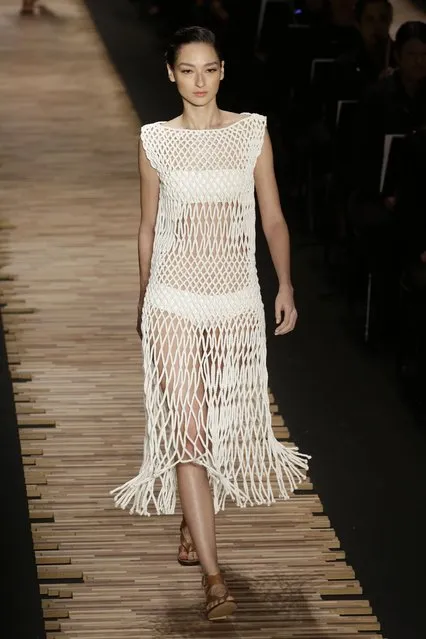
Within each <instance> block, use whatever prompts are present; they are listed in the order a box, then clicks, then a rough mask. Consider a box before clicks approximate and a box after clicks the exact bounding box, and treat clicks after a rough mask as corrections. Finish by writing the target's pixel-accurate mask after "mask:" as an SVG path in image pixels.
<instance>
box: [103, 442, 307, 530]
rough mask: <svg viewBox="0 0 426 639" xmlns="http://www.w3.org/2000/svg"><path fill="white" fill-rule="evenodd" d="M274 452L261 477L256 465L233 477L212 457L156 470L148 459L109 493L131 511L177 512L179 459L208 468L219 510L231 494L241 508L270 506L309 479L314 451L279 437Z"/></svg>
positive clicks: (132, 512) (147, 514) (169, 513)
mask: <svg viewBox="0 0 426 639" xmlns="http://www.w3.org/2000/svg"><path fill="white" fill-rule="evenodd" d="M270 455H271V458H270V459H272V460H273V461H270V463H269V469H268V470H267V471H266V470H264V471H263V472H262V473H261V476H260V478H259V476H258V473H257V474H256V473H255V472H254V471H253V469H248V471H247V472H246V473H245V474H244V475H241V473H236V474H235V475H234V476H233V477H232V478H230V477H228V476H226V475H225V474H224V473H223V472H221V471H220V470H218V469H217V468H215V467H214V462H213V460H212V459H211V457H210V459H209V460H203V458H194V459H187V460H177V461H175V462H174V463H173V464H172V465H170V466H168V467H167V468H163V469H161V470H157V471H154V469H153V468H152V465H151V464H150V463H145V462H144V463H143V464H142V467H141V470H140V472H139V473H138V475H136V477H133V478H132V479H130V480H129V481H127V482H126V483H125V484H122V485H121V486H118V487H117V488H114V489H113V490H111V491H110V493H109V494H110V495H113V496H114V503H115V506H116V507H117V508H122V509H123V510H126V509H128V510H129V513H130V514H131V515H133V514H134V513H136V514H138V515H144V516H146V517H150V516H151V513H150V512H149V507H150V506H151V505H153V506H154V508H155V511H156V513H157V515H173V514H175V512H176V492H177V481H176V466H177V464H179V463H196V464H199V465H201V466H204V467H205V468H206V470H207V473H208V476H209V481H210V485H211V488H212V494H213V505H214V511H215V513H216V514H217V513H218V512H219V511H221V510H225V505H226V499H227V498H228V497H229V498H230V499H231V501H233V502H235V504H236V505H237V506H238V507H239V508H246V507H247V506H270V505H272V504H274V503H276V502H277V501H278V500H288V499H289V498H290V494H289V493H293V492H294V490H295V489H296V488H297V485H298V484H300V483H302V482H303V481H304V480H305V479H306V476H307V471H308V460H309V459H311V456H310V455H306V454H303V453H300V452H299V449H298V448H297V447H292V448H289V447H286V446H284V445H283V444H281V443H280V442H278V441H277V440H274V441H272V442H271V450H270ZM265 466H266V465H265ZM271 474H272V475H275V476H276V479H277V482H278V496H275V495H274V491H273V489H272V486H271ZM158 479H159V480H160V481H161V487H160V488H159V490H157V491H155V482H156V481H157V480H158ZM286 480H287V484H288V488H287V486H286ZM239 483H240V484H241V485H242V486H241V487H240V486H239ZM156 492H157V494H156Z"/></svg>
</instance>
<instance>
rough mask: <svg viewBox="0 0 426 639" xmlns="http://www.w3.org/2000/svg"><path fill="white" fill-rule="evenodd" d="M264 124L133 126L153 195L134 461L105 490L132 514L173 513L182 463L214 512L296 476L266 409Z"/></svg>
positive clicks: (294, 459)
mask: <svg viewBox="0 0 426 639" xmlns="http://www.w3.org/2000/svg"><path fill="white" fill-rule="evenodd" d="M265 125H266V119H265V117H264V116H261V115H258V114H242V118H241V119H240V120H238V121H237V122H235V123H233V124H231V125H229V126H228V127H225V128H222V129H208V130H194V129H173V128H171V127H168V126H167V125H166V124H165V123H163V122H157V123H154V124H149V125H145V126H143V127H142V129H141V140H142V144H143V147H144V149H145V153H146V155H147V157H148V159H149V161H150V163H151V164H152V166H153V167H154V169H155V170H156V171H157V172H158V174H159V177H160V199H159V207H158V213H157V220H156V227H155V238H154V246H153V254H152V260H151V272H150V277H149V282H148V286H147V289H146V294H145V299H144V305H143V310H142V327H141V328H142V355H143V367H144V392H145V402H144V409H145V417H146V430H145V437H144V452H143V461H142V465H141V468H140V472H139V474H138V475H137V476H136V477H134V478H133V479H131V480H130V481H128V482H127V483H125V484H124V485H123V486H119V487H118V488H116V489H115V490H113V491H111V492H112V494H114V500H115V503H116V505H117V506H120V507H122V508H129V509H130V512H131V513H133V512H136V513H138V514H140V515H149V514H150V507H151V509H152V508H154V509H155V511H156V512H157V514H171V513H174V512H175V507H176V495H177V481H176V465H177V464H178V463H182V462H195V463H198V464H202V465H203V466H205V468H206V469H207V472H208V476H209V480H210V485H211V488H212V494H213V500H214V508H215V512H218V511H219V510H221V509H223V508H224V507H225V501H226V498H227V497H228V496H229V497H230V498H231V499H232V500H234V501H235V502H236V504H237V505H238V506H241V507H243V506H247V505H254V504H271V503H273V502H274V501H275V500H276V498H277V497H280V498H284V499H286V498H288V496H289V492H291V491H292V490H294V488H295V487H296V484H297V483H298V482H300V481H302V480H303V479H304V478H305V476H306V470H307V459H308V456H307V455H303V454H301V453H299V452H298V449H297V448H296V447H294V448H289V447H285V446H283V445H282V444H281V443H279V442H278V441H277V440H276V438H275V437H274V434H273V431H272V425H271V413H270V409H269V396H268V374H267V368H266V331H265V317H264V307H263V303H262V299H261V293H260V287H259V282H258V276H257V270H256V263H255V199H254V177H253V172H254V167H255V164H256V159H257V157H258V156H259V154H260V152H261V149H262V145H263V140H264V135H265ZM273 474H274V476H275V477H276V479H277V482H276V483H277V486H278V493H279V494H277V495H274V490H273V488H272V485H271V478H272V475H273Z"/></svg>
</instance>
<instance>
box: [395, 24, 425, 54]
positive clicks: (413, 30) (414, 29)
mask: <svg viewBox="0 0 426 639" xmlns="http://www.w3.org/2000/svg"><path fill="white" fill-rule="evenodd" d="M409 40H420V42H423V44H426V23H424V22H420V21H417V20H412V21H410V22H404V24H401V26H400V27H399V29H398V31H397V32H396V35H395V49H396V51H398V53H400V52H401V50H402V48H403V47H404V45H405V44H407V42H408V41H409Z"/></svg>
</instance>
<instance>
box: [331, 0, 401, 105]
mask: <svg viewBox="0 0 426 639" xmlns="http://www.w3.org/2000/svg"><path fill="white" fill-rule="evenodd" d="M392 18H393V8H392V5H391V3H390V2H389V0H358V1H357V3H356V5H355V19H356V24H357V27H358V30H359V34H360V36H361V37H360V38H359V41H358V42H357V44H356V46H354V47H353V48H352V49H351V50H350V51H348V52H347V53H344V54H343V55H341V56H340V57H339V58H338V59H337V60H336V66H335V78H334V82H335V86H334V87H333V89H332V91H333V93H334V94H335V95H336V97H337V98H338V99H344V100H352V99H359V98H360V97H361V94H362V93H363V92H364V90H365V89H366V88H367V87H368V86H369V85H371V84H373V83H374V82H376V81H377V80H379V79H380V77H381V76H385V75H386V73H387V71H388V69H389V68H394V67H395V66H396V61H395V55H394V51H393V42H392V40H391V37H390V35H389V29H390V27H391V24H392Z"/></svg>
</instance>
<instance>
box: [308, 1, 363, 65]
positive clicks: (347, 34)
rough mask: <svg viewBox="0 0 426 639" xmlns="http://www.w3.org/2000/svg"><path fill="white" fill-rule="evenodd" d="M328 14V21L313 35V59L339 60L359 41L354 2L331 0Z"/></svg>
mask: <svg viewBox="0 0 426 639" xmlns="http://www.w3.org/2000/svg"><path fill="white" fill-rule="evenodd" d="M327 14H328V15H327V20H326V21H325V22H324V23H321V24H320V26H318V27H317V28H316V29H315V32H314V33H313V34H312V55H313V57H319V58H337V57H338V56H339V55H341V54H343V53H345V52H346V51H348V50H350V49H352V47H353V46H355V45H356V44H357V42H358V39H359V34H358V30H357V27H356V22H355V12H354V0H329V2H328V11H327Z"/></svg>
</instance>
